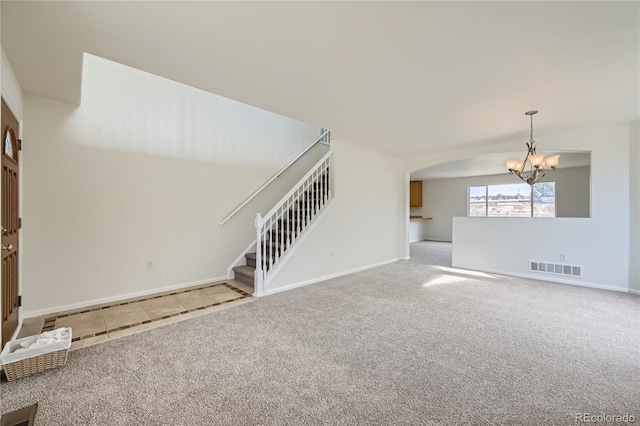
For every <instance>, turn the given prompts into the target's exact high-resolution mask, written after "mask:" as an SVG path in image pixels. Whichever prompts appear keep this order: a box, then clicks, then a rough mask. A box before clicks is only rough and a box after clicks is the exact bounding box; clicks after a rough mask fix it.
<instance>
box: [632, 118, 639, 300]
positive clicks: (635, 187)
mask: <svg viewBox="0 0 640 426" xmlns="http://www.w3.org/2000/svg"><path fill="white" fill-rule="evenodd" d="M629 145H630V150H629V151H630V155H629V168H630V170H631V185H630V187H629V190H630V191H629V194H630V203H631V217H630V227H629V235H630V238H629V243H630V245H629V257H630V259H631V261H630V262H629V288H631V289H633V290H636V291H637V292H640V120H636V121H634V122H633V123H631V126H630V128H629Z"/></svg>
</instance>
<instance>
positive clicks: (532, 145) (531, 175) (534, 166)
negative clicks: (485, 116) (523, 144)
mask: <svg viewBox="0 0 640 426" xmlns="http://www.w3.org/2000/svg"><path fill="white" fill-rule="evenodd" d="M537 113H538V111H527V112H526V113H525V114H526V115H528V116H529V118H530V119H531V137H530V138H529V142H527V156H526V157H524V161H518V160H507V162H506V163H507V169H509V172H511V173H512V174H515V175H516V176H518V177H519V178H520V179H522V180H523V181H525V182H527V183H528V184H529V185H534V184H535V183H537V182H540V180H542V178H543V177H545V176H546V175H547V173H549V171H550V170H555V168H556V167H558V162H559V159H560V156H559V155H550V156H548V157H545V156H544V155H542V154H537V153H536V145H537V144H538V142H536V141H534V140H533V115H534V114H537ZM527 163H528V164H527Z"/></svg>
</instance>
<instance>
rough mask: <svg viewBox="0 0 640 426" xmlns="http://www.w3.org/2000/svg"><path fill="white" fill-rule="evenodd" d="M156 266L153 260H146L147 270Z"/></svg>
mask: <svg viewBox="0 0 640 426" xmlns="http://www.w3.org/2000/svg"><path fill="white" fill-rule="evenodd" d="M155 266H156V264H155V262H154V261H153V260H147V269H153V268H155Z"/></svg>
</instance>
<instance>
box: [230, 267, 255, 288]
mask: <svg viewBox="0 0 640 426" xmlns="http://www.w3.org/2000/svg"><path fill="white" fill-rule="evenodd" d="M233 272H235V279H236V280H238V281H240V282H243V283H245V284H247V285H250V286H251V287H253V285H254V277H255V272H256V268H253V267H251V266H247V265H242V266H236V267H234V268H233Z"/></svg>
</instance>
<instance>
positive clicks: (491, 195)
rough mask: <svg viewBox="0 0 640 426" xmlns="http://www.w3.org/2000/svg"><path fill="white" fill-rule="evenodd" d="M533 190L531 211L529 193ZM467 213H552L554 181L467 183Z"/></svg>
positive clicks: (554, 205)
mask: <svg viewBox="0 0 640 426" xmlns="http://www.w3.org/2000/svg"><path fill="white" fill-rule="evenodd" d="M532 192H533V211H532V205H531V196H532ZM469 216H489V217H555V216H556V183H555V182H542V183H537V184H535V185H533V187H531V186H529V185H527V184H526V183H516V184H508V185H483V186H471V187H469Z"/></svg>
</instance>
